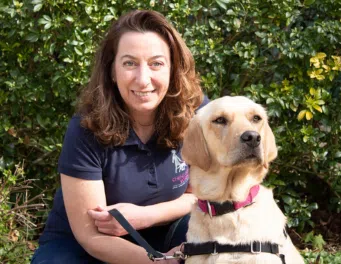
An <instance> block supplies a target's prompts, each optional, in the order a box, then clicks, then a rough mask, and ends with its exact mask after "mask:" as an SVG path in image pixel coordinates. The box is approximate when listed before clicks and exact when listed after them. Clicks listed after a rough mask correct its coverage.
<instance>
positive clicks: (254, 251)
mask: <svg viewBox="0 0 341 264" xmlns="http://www.w3.org/2000/svg"><path fill="white" fill-rule="evenodd" d="M253 243H255V244H256V245H257V243H258V244H259V250H258V251H257V250H254V248H253ZM251 253H252V254H259V253H262V243H261V242H259V241H254V242H252V243H251Z"/></svg>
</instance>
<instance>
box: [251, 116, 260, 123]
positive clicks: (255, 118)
mask: <svg viewBox="0 0 341 264" xmlns="http://www.w3.org/2000/svg"><path fill="white" fill-rule="evenodd" d="M261 120H262V118H261V117H260V116H259V115H255V116H254V117H253V121H254V122H256V123H257V122H259V121H261Z"/></svg>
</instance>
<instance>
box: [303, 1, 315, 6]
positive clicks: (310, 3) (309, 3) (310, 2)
mask: <svg viewBox="0 0 341 264" xmlns="http://www.w3.org/2000/svg"><path fill="white" fill-rule="evenodd" d="M313 3H315V0H304V2H303V4H304V5H306V6H308V5H312V4H313Z"/></svg>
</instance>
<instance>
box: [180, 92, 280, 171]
mask: <svg viewBox="0 0 341 264" xmlns="http://www.w3.org/2000/svg"><path fill="white" fill-rule="evenodd" d="M276 156H277V148H276V144H275V137H274V135H273V133H272V131H271V129H270V127H269V125H268V119H267V115H266V112H265V110H264V108H263V107H262V106H260V105H259V104H256V103H254V102H253V101H251V100H250V99H248V98H246V97H242V96H236V97H230V96H225V97H222V98H219V99H216V100H213V101H211V102H210V103H208V104H207V105H206V106H204V107H203V108H202V109H200V110H199V111H198V113H197V114H196V115H195V116H194V117H193V119H192V120H191V122H190V124H189V127H188V129H187V131H186V134H185V138H184V143H183V148H182V157H183V159H184V160H185V161H186V162H187V164H189V165H191V166H197V167H199V168H201V169H202V170H204V171H209V170H214V169H215V168H216V167H217V166H223V167H228V168H231V169H232V168H236V167H243V168H245V167H250V168H251V167H255V166H256V167H258V166H263V167H265V168H266V169H267V168H268V164H269V162H271V161H272V160H274V159H275V158H276Z"/></svg>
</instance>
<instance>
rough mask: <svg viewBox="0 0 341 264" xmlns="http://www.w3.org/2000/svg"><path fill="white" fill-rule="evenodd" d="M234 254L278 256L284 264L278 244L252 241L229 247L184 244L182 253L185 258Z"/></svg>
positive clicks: (223, 245)
mask: <svg viewBox="0 0 341 264" xmlns="http://www.w3.org/2000/svg"><path fill="white" fill-rule="evenodd" d="M234 252H246V253H253V254H259V253H271V254H275V255H278V256H279V257H280V258H281V260H282V263H283V264H285V259H284V255H279V249H278V244H274V243H270V242H258V241H254V242H252V243H250V244H240V245H230V244H219V243H218V242H215V241H214V242H205V243H198V244H197V243H184V245H183V253H184V255H185V256H194V255H208V254H212V255H215V254H218V253H234Z"/></svg>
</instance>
